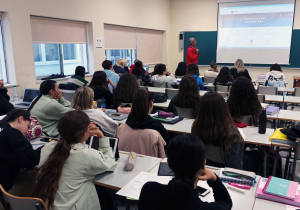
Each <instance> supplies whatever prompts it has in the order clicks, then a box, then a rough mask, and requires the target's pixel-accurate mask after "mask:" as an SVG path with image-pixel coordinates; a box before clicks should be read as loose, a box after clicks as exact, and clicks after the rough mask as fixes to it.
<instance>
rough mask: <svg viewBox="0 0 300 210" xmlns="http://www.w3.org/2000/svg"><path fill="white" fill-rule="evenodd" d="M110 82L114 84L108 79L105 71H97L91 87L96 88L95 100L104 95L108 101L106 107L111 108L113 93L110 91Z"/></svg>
mask: <svg viewBox="0 0 300 210" xmlns="http://www.w3.org/2000/svg"><path fill="white" fill-rule="evenodd" d="M108 84H110V85H112V86H114V83H113V82H112V81H111V80H110V79H108V77H107V75H106V74H105V72H104V71H96V72H95V73H94V75H93V78H92V81H91V83H90V85H89V87H90V88H92V89H93V90H94V101H96V100H99V99H101V98H102V97H104V99H105V101H106V108H108V109H109V108H110V107H111V105H112V104H111V101H112V98H113V94H112V93H111V92H110V90H109V87H108Z"/></svg>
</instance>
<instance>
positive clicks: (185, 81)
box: [166, 75, 200, 119]
mask: <svg viewBox="0 0 300 210" xmlns="http://www.w3.org/2000/svg"><path fill="white" fill-rule="evenodd" d="M174 106H176V107H180V108H192V109H193V111H192V112H193V116H194V119H195V118H196V117H197V115H198V113H199V111H200V94H199V86H198V84H197V81H196V79H195V78H194V77H193V76H192V75H186V76H185V77H183V78H182V80H181V82H180V84H179V90H178V93H177V95H176V96H174V97H173V98H172V100H171V101H170V104H169V107H168V108H167V110H166V111H167V112H173V113H174Z"/></svg>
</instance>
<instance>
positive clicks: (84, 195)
mask: <svg viewBox="0 0 300 210" xmlns="http://www.w3.org/2000/svg"><path fill="white" fill-rule="evenodd" d="M57 127H58V131H59V136H60V140H59V141H57V142H54V141H52V142H50V143H47V144H46V145H45V147H44V148H43V149H42V152H41V160H40V168H39V172H38V174H37V178H36V182H35V183H36V185H35V187H34V189H33V196H34V197H37V198H40V199H42V200H44V201H46V203H47V205H48V208H49V209H51V210H58V209H72V210H76V209H87V210H99V209H100V204H101V209H102V210H103V209H112V208H103V205H104V204H105V200H104V199H103V197H102V195H101V194H98V196H97V193H98V192H97V191H96V187H95V185H94V183H93V180H94V178H95V176H97V175H98V174H101V173H104V172H106V171H114V170H115V168H116V166H117V163H116V162H115V158H114V155H113V153H112V149H111V147H110V145H109V139H108V138H105V137H104V135H103V133H102V132H101V131H100V130H99V129H98V128H97V127H96V126H95V124H93V123H91V122H90V119H89V117H88V116H87V115H86V114H85V113H84V112H82V111H78V110H75V111H71V112H68V113H66V114H65V115H64V116H62V117H61V118H60V120H59V123H58V126H57ZM92 135H97V136H98V137H99V139H100V142H99V150H95V149H89V148H88V147H85V146H84V145H83V143H84V142H85V141H86V140H87V139H88V138H89V137H90V136H92ZM99 199H100V202H99ZM114 209H115V208H114Z"/></svg>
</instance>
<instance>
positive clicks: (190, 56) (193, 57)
mask: <svg viewBox="0 0 300 210" xmlns="http://www.w3.org/2000/svg"><path fill="white" fill-rule="evenodd" d="M196 50H197V48H193V47H192V46H189V48H188V50H187V52H186V65H187V66H188V65H189V64H190V63H194V64H197V65H198V57H199V55H200V54H199V53H196Z"/></svg>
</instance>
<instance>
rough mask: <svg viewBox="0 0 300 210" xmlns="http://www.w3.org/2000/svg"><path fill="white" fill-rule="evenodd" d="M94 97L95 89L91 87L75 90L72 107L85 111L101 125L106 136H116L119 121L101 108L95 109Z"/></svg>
mask: <svg viewBox="0 0 300 210" xmlns="http://www.w3.org/2000/svg"><path fill="white" fill-rule="evenodd" d="M104 74H105V73H104ZM93 99H94V91H93V90H92V89H91V88H89V87H81V88H79V89H77V90H76V92H75V95H74V97H73V100H72V107H73V109H76V110H81V111H83V112H85V113H86V114H87V115H88V116H89V118H90V120H91V121H92V122H94V123H96V124H97V125H98V126H100V128H101V129H102V130H103V132H104V135H105V136H114V134H115V131H116V129H117V127H118V126H119V125H118V123H117V122H115V121H114V120H112V119H111V118H110V117H108V116H107V115H106V114H105V113H104V112H103V111H102V110H101V109H93Z"/></svg>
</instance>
